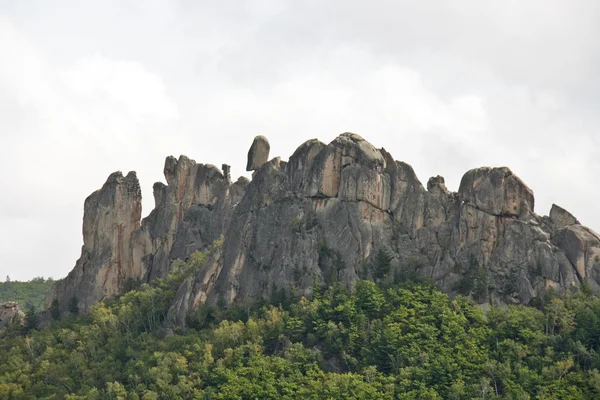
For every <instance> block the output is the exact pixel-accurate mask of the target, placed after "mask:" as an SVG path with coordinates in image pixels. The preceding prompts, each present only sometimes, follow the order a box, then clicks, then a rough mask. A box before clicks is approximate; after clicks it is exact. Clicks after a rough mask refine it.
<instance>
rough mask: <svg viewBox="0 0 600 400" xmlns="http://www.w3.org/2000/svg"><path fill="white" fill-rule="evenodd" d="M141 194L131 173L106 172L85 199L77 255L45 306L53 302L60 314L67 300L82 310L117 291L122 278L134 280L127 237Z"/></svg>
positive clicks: (137, 224)
mask: <svg viewBox="0 0 600 400" xmlns="http://www.w3.org/2000/svg"><path fill="white" fill-rule="evenodd" d="M141 213H142V195H141V190H140V184H139V182H138V179H137V176H136V174H135V172H133V171H132V172H129V173H128V174H127V176H125V177H124V176H123V174H122V173H121V172H115V173H113V174H111V175H110V176H109V177H108V179H107V180H106V183H105V184H104V185H103V186H102V188H101V189H100V190H98V191H96V192H94V193H92V194H91V195H90V196H89V197H88V198H87V199H86V200H85V205H84V211H83V247H82V249H81V257H80V259H79V260H78V261H77V264H76V265H75V268H74V269H73V270H72V271H71V272H70V273H69V275H68V276H67V277H66V278H65V279H62V280H60V281H58V282H57V283H56V284H55V286H54V288H53V290H52V293H51V294H50V296H49V298H48V300H47V302H46V304H47V306H49V305H50V302H51V301H52V300H53V299H57V300H58V303H59V308H60V309H61V310H62V311H65V310H66V309H67V307H68V304H69V302H70V301H71V299H72V298H76V299H77V302H78V306H79V308H80V309H81V310H83V311H85V310H87V309H88V307H89V306H91V305H93V304H95V303H96V302H98V301H100V300H102V299H104V298H107V297H111V296H114V295H117V294H119V293H120V291H121V289H122V287H123V285H124V284H125V281H126V280H127V279H128V278H134V277H137V276H139V273H140V271H138V270H136V266H135V265H134V262H133V259H132V257H131V252H130V246H131V238H132V234H133V232H134V231H135V230H137V229H138V228H139V227H140V218H141Z"/></svg>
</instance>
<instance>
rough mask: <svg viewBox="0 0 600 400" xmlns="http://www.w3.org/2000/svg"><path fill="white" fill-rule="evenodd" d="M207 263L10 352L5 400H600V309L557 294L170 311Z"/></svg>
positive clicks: (32, 328) (1, 358)
mask: <svg viewBox="0 0 600 400" xmlns="http://www.w3.org/2000/svg"><path fill="white" fill-rule="evenodd" d="M205 259H206V254H204V253H197V254H195V255H194V256H193V257H191V259H190V260H189V261H187V262H186V263H183V262H178V264H177V265H175V266H174V270H175V271H176V272H175V273H173V274H172V275H170V276H169V277H168V278H167V279H158V280H155V281H154V282H153V283H152V285H148V284H142V285H137V284H136V283H135V282H130V283H131V284H130V285H129V289H130V290H129V291H128V292H127V293H125V294H124V295H122V296H121V297H120V298H118V299H115V300H112V301H109V302H102V303H99V304H97V305H96V306H94V307H92V309H91V311H90V312H89V314H87V315H79V313H78V310H77V308H76V307H70V313H69V315H63V316H59V315H58V313H57V312H56V310H54V311H53V313H54V316H55V318H56V321H54V322H53V323H51V324H50V325H48V326H46V327H44V328H40V326H39V320H38V316H37V315H36V314H35V313H33V312H31V311H30V312H28V313H27V316H26V318H25V322H24V324H23V325H12V326H9V327H8V328H7V329H6V330H5V331H4V332H3V334H2V335H3V337H2V338H1V339H0V398H2V399H63V398H64V399H71V400H75V399H143V400H150V399H530V398H536V399H597V398H600V372H599V369H600V355H599V354H598V349H599V347H600V298H599V297H596V296H594V295H592V294H591V293H590V292H589V291H588V290H583V291H580V292H579V293H567V294H564V295H561V296H557V295H554V294H552V293H549V294H548V295H547V296H546V297H545V298H543V299H539V300H538V301H537V302H536V304H535V307H525V306H509V307H505V308H496V307H492V308H491V309H489V310H483V309H482V308H481V307H480V306H478V305H476V304H475V303H474V302H473V301H472V300H470V299H468V298H467V297H462V296H458V297H455V298H450V297H449V296H448V295H446V294H444V293H442V292H440V291H439V290H437V289H436V288H435V287H433V286H431V285H429V284H427V283H424V282H414V281H405V282H397V283H394V284H387V285H384V284H380V285H378V284H376V283H373V282H371V281H359V282H357V283H356V285H355V286H354V287H353V288H352V289H347V288H345V287H342V286H341V285H338V284H333V285H331V286H329V287H327V288H323V287H319V286H318V285H316V284H315V286H314V296H313V298H312V299H306V298H303V297H301V298H298V296H296V295H295V293H294V291H293V290H289V289H288V288H279V289H277V290H275V291H274V293H275V295H274V296H272V298H270V299H259V300H257V301H256V302H254V303H253V304H230V305H228V304H226V303H225V301H220V302H219V303H218V304H217V306H216V307H207V306H200V307H199V308H198V309H197V310H196V311H195V312H194V313H193V314H191V315H189V317H188V321H187V327H186V328H176V327H172V326H170V324H169V317H170V316H169V315H168V308H169V304H170V302H171V300H172V299H173V297H174V295H175V291H176V289H177V288H178V286H179V284H180V283H181V282H182V280H183V279H184V277H185V276H186V275H189V274H191V273H194V272H195V271H196V270H197V269H198V268H199V267H200V266H201V265H202V263H203V262H204V260H205Z"/></svg>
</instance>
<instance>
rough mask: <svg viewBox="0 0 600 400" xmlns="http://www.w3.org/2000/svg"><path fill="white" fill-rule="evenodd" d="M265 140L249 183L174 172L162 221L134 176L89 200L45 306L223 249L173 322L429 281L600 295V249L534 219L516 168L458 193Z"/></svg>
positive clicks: (591, 239)
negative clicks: (78, 246)
mask: <svg viewBox="0 0 600 400" xmlns="http://www.w3.org/2000/svg"><path fill="white" fill-rule="evenodd" d="M269 150H270V146H269V143H268V141H267V139H266V138H264V137H262V136H259V137H257V138H255V140H254V142H253V144H252V146H251V149H250V151H249V153H248V163H247V169H248V170H251V171H254V172H253V177H252V180H251V181H248V180H247V179H245V178H240V179H238V180H237V181H236V182H235V183H232V182H231V179H230V177H229V167H228V166H227V165H224V166H223V168H222V170H219V169H217V168H216V167H214V166H212V165H204V164H197V163H195V162H194V161H192V160H190V159H188V158H187V157H185V156H181V157H180V158H179V159H178V160H177V159H175V158H173V157H168V158H167V160H166V162H165V169H164V172H165V178H166V182H167V184H166V185H165V184H162V183H157V184H155V185H154V198H155V208H154V210H153V211H152V212H151V213H150V215H149V216H148V217H147V218H145V219H144V220H143V221H140V213H141V208H140V198H141V197H140V193H139V185H138V182H137V179H136V178H135V173H129V174H128V175H127V177H123V176H122V175H121V174H120V173H115V174H113V175H111V176H110V177H109V179H108V181H107V182H106V184H105V185H104V186H103V187H102V189H100V190H99V191H98V192H95V193H94V194H92V195H91V196H90V197H89V198H88V199H87V200H86V205H85V213H84V246H83V249H82V256H81V258H80V259H79V261H78V262H77V264H76V266H75V268H74V270H73V271H72V272H71V273H70V274H69V276H68V277H67V278H65V279H64V280H63V281H61V282H60V283H59V284H57V285H56V287H55V290H54V291H53V293H52V294H51V296H50V297H49V298H48V301H47V303H48V304H50V302H51V301H52V300H53V299H57V300H58V302H59V306H60V307H61V309H64V307H66V304H67V303H68V300H69V299H70V298H72V297H76V298H77V299H78V301H79V304H80V307H82V308H83V309H87V307H89V306H90V305H91V304H94V303H95V302H97V301H99V300H101V299H103V298H106V297H110V296H113V295H115V294H118V293H119V292H120V291H122V290H123V288H124V285H125V282H126V281H127V279H129V278H132V279H136V280H143V281H149V280H152V279H154V278H155V277H162V276H165V275H166V274H167V273H168V272H169V265H170V262H171V261H172V260H174V259H177V258H186V257H188V256H189V255H190V254H192V253H193V252H194V251H196V250H199V249H203V248H206V247H207V246H208V245H209V244H210V243H212V242H213V241H214V240H216V239H217V238H219V237H220V236H221V235H223V236H224V243H223V246H222V247H221V249H220V250H219V251H218V252H216V253H215V254H213V255H212V257H210V258H209V261H208V262H207V264H206V265H205V266H204V267H203V268H202V269H201V271H200V272H199V273H198V275H197V276H195V277H190V278H188V279H186V281H185V282H184V283H183V285H182V286H181V288H180V289H179V291H178V294H177V298H176V300H175V303H174V304H173V307H172V315H174V316H175V318H176V319H177V321H178V322H179V323H184V321H185V315H186V314H187V313H188V312H189V311H190V310H191V309H194V308H195V307H197V306H198V304H200V303H202V302H209V303H215V302H217V300H218V299H224V300H226V301H228V302H236V301H244V300H246V299H255V298H257V297H267V298H268V297H269V296H271V294H272V293H273V292H274V291H275V290H282V289H283V290H290V291H291V290H293V291H295V292H296V294H297V295H305V296H310V295H311V293H312V289H313V287H314V283H315V281H316V282H317V283H320V284H321V285H328V284H331V283H334V282H342V283H343V284H346V285H351V284H352V282H354V281H355V280H357V279H371V280H375V281H393V280H402V279H412V278H420V279H426V280H430V281H432V282H434V283H436V284H437V285H439V286H440V287H441V288H442V289H443V290H445V291H447V292H449V293H463V294H466V295H470V296H472V297H473V298H475V299H476V300H477V301H479V302H481V303H529V302H531V301H532V299H533V298H535V297H537V296H539V295H540V294H542V293H544V291H546V290H548V289H549V288H555V289H556V290H565V289H567V288H577V287H580V286H581V285H582V284H583V283H584V282H587V283H588V284H589V287H590V288H592V289H593V290H600V286H599V283H600V235H598V234H596V233H595V232H594V231H592V230H591V229H589V228H586V227H584V226H582V225H581V224H580V223H579V221H578V220H577V219H576V218H575V217H574V216H573V215H571V214H570V213H569V212H567V211H566V210H564V209H562V208H560V207H558V206H556V205H555V206H553V207H552V210H551V211H550V214H549V216H539V215H537V214H536V213H535V212H534V206H535V199H534V195H533V191H532V190H531V189H530V188H529V187H528V186H527V185H526V184H525V183H524V182H523V181H522V180H521V179H519V178H518V177H517V176H516V175H515V174H513V172H512V171H511V170H510V169H508V168H506V167H500V168H489V167H483V168H477V169H473V170H471V171H468V172H467V173H466V174H465V175H464V176H463V178H462V180H461V183H460V187H459V189H458V192H456V193H455V192H451V191H449V190H448V189H447V188H446V186H445V182H444V178H443V177H441V176H436V177H433V178H431V179H429V181H428V182H427V186H426V187H424V186H423V185H422V183H421V182H420V181H419V179H418V178H417V176H416V174H415V172H414V171H413V169H412V167H411V166H410V165H408V164H406V163H404V162H401V161H396V160H394V158H393V157H392V155H391V154H389V153H388V152H387V151H386V150H385V149H377V148H375V147H374V146H372V145H371V144H370V143H369V142H367V141H366V140H364V139H363V138H362V137H360V136H359V135H356V134H352V133H344V134H342V135H340V136H338V137H337V138H336V139H335V140H333V141H332V142H331V143H329V144H324V143H322V142H320V141H318V140H316V139H313V140H309V141H307V142H306V143H304V144H302V145H301V146H300V147H299V148H298V149H297V150H296V151H295V152H294V154H292V156H291V157H290V158H289V160H288V161H287V162H285V161H282V160H281V159H280V158H279V157H276V158H272V159H270V160H269V158H268V157H269Z"/></svg>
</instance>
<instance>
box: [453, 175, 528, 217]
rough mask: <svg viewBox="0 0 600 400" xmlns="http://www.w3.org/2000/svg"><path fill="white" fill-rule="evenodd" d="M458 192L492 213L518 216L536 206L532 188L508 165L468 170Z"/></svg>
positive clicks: (483, 209) (465, 198)
mask: <svg viewBox="0 0 600 400" xmlns="http://www.w3.org/2000/svg"><path fill="white" fill-rule="evenodd" d="M458 194H459V196H460V199H461V200H462V201H464V202H466V203H469V204H471V205H473V206H474V207H476V208H478V209H479V210H481V211H483V212H486V213H488V214H492V215H498V216H514V217H517V216H519V215H521V214H522V213H523V212H526V211H530V212H533V210H534V203H535V200H534V197H533V191H532V190H531V189H529V187H527V185H525V183H523V181H522V180H521V179H520V178H519V177H518V176H516V175H514V174H513V173H512V171H511V170H510V169H508V168H507V167H499V168H490V167H482V168H476V169H472V170H470V171H468V172H467V173H466V174H465V175H464V176H463V177H462V180H461V181H460V187H459V189H458Z"/></svg>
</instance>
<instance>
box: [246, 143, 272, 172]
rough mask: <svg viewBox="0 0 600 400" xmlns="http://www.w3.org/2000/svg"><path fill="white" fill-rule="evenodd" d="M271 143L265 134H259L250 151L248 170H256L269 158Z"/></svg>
mask: <svg viewBox="0 0 600 400" xmlns="http://www.w3.org/2000/svg"><path fill="white" fill-rule="evenodd" d="M270 150H271V145H270V144H269V141H268V140H267V138H266V137H264V136H262V135H261V136H257V137H255V138H254V141H253V142H252V146H251V147H250V150H249V151H248V164H247V165H246V171H255V170H257V169H259V168H260V167H262V166H263V165H264V164H265V163H266V162H267V161H268V160H269V151H270Z"/></svg>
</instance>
